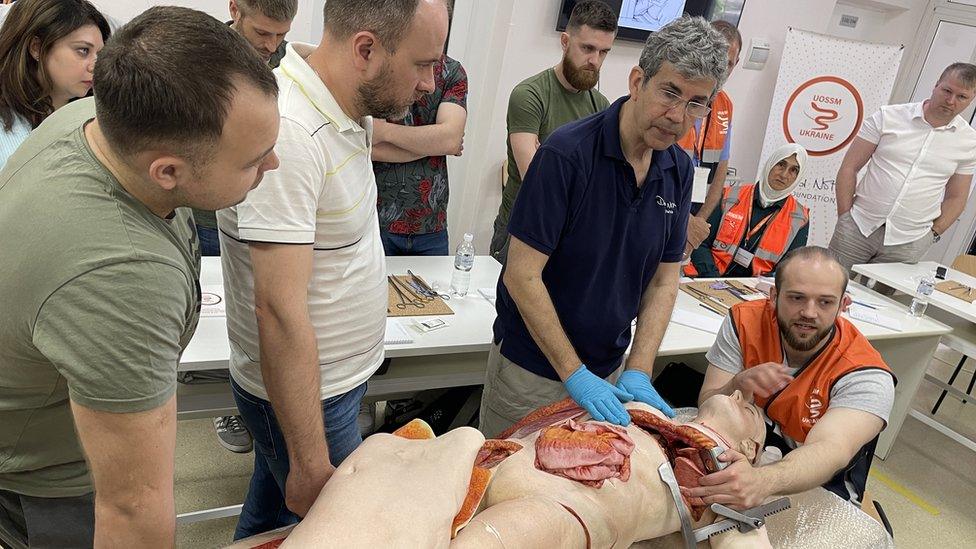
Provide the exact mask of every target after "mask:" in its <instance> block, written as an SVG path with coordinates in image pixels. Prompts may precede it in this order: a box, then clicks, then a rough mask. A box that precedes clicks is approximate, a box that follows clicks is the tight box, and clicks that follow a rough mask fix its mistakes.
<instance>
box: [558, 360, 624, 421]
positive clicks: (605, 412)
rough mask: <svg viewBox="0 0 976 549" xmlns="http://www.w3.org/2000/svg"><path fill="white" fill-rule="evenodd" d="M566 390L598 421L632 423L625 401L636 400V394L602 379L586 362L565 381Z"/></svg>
mask: <svg viewBox="0 0 976 549" xmlns="http://www.w3.org/2000/svg"><path fill="white" fill-rule="evenodd" d="M565 385H566V391H567V392H568V393H569V396H571V397H573V400H575V401H576V403H577V404H579V405H580V406H582V407H583V408H585V409H586V411H587V412H589V413H590V415H591V416H593V419H595V420H597V421H609V422H610V423H615V424H617V425H630V414H629V413H627V409H626V408H624V405H623V404H622V403H623V402H628V401H631V400H634V395H632V394H630V393H629V392H627V391H626V390H622V389H618V388H617V387H614V386H613V385H611V384H610V383H609V382H608V381H606V380H605V379H600V378H599V377H597V376H596V375H594V374H593V373H592V372H590V371H589V370H587V369H586V365H585V364H580V367H579V368H577V369H576V371H575V372H573V375H571V376H569V378H568V379H567V380H566V382H565Z"/></svg>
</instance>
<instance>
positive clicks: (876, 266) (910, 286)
mask: <svg viewBox="0 0 976 549" xmlns="http://www.w3.org/2000/svg"><path fill="white" fill-rule="evenodd" d="M936 267H939V264H938V263H936V262H934V261H922V262H920V263H917V264H915V265H908V264H906V263H865V264H863V265H854V267H853V270H854V272H855V273H859V274H862V275H864V276H866V277H868V278H873V279H874V280H877V281H878V282H881V283H883V284H887V285H888V286H891V287H892V288H895V289H896V290H900V291H902V292H905V293H906V294H909V295H913V294H914V293H915V289H916V288H917V286H918V277H920V276H922V275H925V276H929V277H934V276H935V269H936ZM946 280H954V281H956V282H959V283H961V284H965V285H967V286H969V287H971V288H976V278H973V277H971V276H969V275H968V274H966V273H962V272H959V271H956V270H954V269H948V270H947V272H946ZM936 282H938V281H936ZM929 305H930V306H934V307H938V308H939V309H942V310H943V311H946V312H948V313H952V314H954V315H956V316H958V317H960V318H963V319H966V320H968V321H969V322H976V304H974V303H966V302H965V301H963V300H961V299H959V298H955V297H952V296H951V295H949V294H947V293H944V292H940V291H938V290H935V291H933V292H932V295H931V296H929Z"/></svg>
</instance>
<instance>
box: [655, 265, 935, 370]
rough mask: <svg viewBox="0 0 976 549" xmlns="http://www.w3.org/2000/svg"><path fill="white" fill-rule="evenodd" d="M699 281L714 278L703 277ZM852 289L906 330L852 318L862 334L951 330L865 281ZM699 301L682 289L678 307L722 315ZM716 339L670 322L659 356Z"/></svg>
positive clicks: (698, 349) (748, 281)
mask: <svg viewBox="0 0 976 549" xmlns="http://www.w3.org/2000/svg"><path fill="white" fill-rule="evenodd" d="M698 280H711V279H704V278H702V279H698ZM733 280H738V281H740V282H742V283H743V284H745V285H748V286H751V287H754V286H755V284H756V279H752V278H737V279H733ZM848 292H849V293H850V294H851V296H852V297H853V299H855V300H857V301H861V302H865V303H869V304H871V305H874V306H877V307H878V309H877V312H878V314H881V315H884V316H889V317H892V318H896V319H898V320H899V321H901V327H902V330H901V331H896V330H892V329H889V328H884V327H882V326H878V325H876V324H870V323H867V322H861V321H859V320H851V322H852V323H853V324H854V325H855V326H856V327H857V329H858V330H860V331H861V333H862V334H864V336H865V337H867V338H868V339H869V340H878V339H893V338H901V337H914V336H925V335H941V334H944V333H947V332H948V331H949V329H948V328H947V327H946V326H945V325H943V324H941V323H940V322H937V321H935V320H932V319H929V318H916V317H913V316H911V315H910V314H908V309H907V308H906V307H905V306H904V305H902V304H901V303H898V302H897V301H895V300H893V299H891V298H889V297H885V296H883V295H881V294H879V293H877V292H875V291H873V290H871V289H869V288H866V287H864V286H863V285H861V284H857V283H851V284H850V285H849V286H848ZM698 303H699V302H698V300H697V299H695V298H694V297H692V296H691V295H689V294H687V293H686V292H681V291H679V292H678V300H677V303H676V304H675V308H676V309H677V308H680V309H684V310H686V311H689V312H694V313H696V314H699V315H704V316H710V317H713V318H716V319H718V318H720V317H719V315H718V314H717V313H713V312H711V311H709V310H708V309H706V308H704V307H699V306H698ZM714 341H715V334H714V333H712V332H710V331H707V330H700V329H695V328H689V327H687V326H684V325H679V324H676V323H674V322H672V323H671V324H670V325H668V331H667V332H666V333H665V334H664V340H663V341H661V348H660V351H658V356H669V355H681V354H693V353H703V352H705V351H707V350H708V349H709V348H710V347H711V346H712V343H713V342H714Z"/></svg>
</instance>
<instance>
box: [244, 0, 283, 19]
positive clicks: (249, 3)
mask: <svg viewBox="0 0 976 549" xmlns="http://www.w3.org/2000/svg"><path fill="white" fill-rule="evenodd" d="M237 7H238V8H239V9H240V10H241V14H242V15H244V16H245V17H246V16H248V15H251V14H252V13H254V12H255V11H257V12H260V13H261V14H262V15H264V16H265V17H268V18H270V19H274V20H275V21H280V22H290V21H291V20H292V19H294V18H295V15H296V14H297V13H298V0H237Z"/></svg>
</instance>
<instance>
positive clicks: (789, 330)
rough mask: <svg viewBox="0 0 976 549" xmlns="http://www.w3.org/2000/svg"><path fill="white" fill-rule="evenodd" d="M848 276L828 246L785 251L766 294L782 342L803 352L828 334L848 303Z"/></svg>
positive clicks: (817, 343)
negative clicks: (771, 286) (773, 280)
mask: <svg viewBox="0 0 976 549" xmlns="http://www.w3.org/2000/svg"><path fill="white" fill-rule="evenodd" d="M847 280H848V274H847V271H846V270H845V269H844V267H843V266H841V264H840V262H839V261H838V260H837V256H836V255H834V252H832V251H830V250H828V249H827V248H821V247H819V246H805V247H803V248H797V249H795V250H793V251H792V252H790V253H788V254H786V256H785V257H784V258H783V259H782V260H780V262H779V265H777V267H776V286H775V287H774V288H773V289H772V291H771V292H770V294H769V298H770V300H772V302H773V303H774V305H775V307H776V322H777V324H779V331H780V335H782V336H783V343H784V344H786V345H787V346H788V347H790V348H791V349H793V350H794V351H798V352H806V351H810V350H812V349H814V348H816V347H817V345H819V344H820V343H821V342H822V341H823V340H824V339H825V338H826V337H827V336H829V335H830V332H831V330H832V329H833V327H834V322H835V321H836V320H837V315H839V314H840V313H841V311H844V310H845V309H847V307H848V305H850V304H851V298H850V297H849V296H847V295H846V293H845V292H846V291H847Z"/></svg>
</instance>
